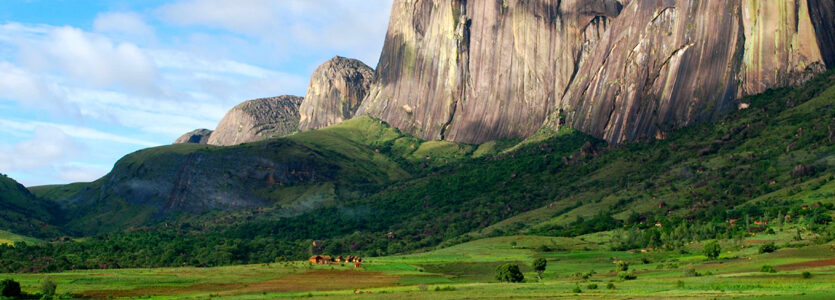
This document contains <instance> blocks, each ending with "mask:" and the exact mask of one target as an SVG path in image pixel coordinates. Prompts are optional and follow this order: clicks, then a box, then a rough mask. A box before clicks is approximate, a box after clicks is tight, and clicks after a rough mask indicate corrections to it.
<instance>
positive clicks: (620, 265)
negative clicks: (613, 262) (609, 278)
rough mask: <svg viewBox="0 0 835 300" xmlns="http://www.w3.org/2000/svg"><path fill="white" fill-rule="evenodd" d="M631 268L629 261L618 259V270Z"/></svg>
mask: <svg viewBox="0 0 835 300" xmlns="http://www.w3.org/2000/svg"><path fill="white" fill-rule="evenodd" d="M628 270H629V262H628V261H625V260H619V261H618V271H628Z"/></svg>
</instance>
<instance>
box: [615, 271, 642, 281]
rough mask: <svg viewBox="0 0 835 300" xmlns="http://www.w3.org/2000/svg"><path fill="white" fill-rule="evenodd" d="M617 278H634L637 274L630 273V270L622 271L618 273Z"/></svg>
mask: <svg viewBox="0 0 835 300" xmlns="http://www.w3.org/2000/svg"><path fill="white" fill-rule="evenodd" d="M618 278H620V279H621V280H635V279H637V278H638V276H635V274H634V273H632V272H625V271H624V272H620V273H618Z"/></svg>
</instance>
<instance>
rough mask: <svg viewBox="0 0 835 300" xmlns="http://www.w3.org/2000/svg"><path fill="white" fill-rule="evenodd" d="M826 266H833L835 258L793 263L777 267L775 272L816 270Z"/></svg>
mask: <svg viewBox="0 0 835 300" xmlns="http://www.w3.org/2000/svg"><path fill="white" fill-rule="evenodd" d="M826 266H835V258H830V259H821V260H813V261H805V262H800V263H793V264H785V265H779V266H777V267H775V268H776V269H777V271H793V270H800V269H808V268H818V267H826Z"/></svg>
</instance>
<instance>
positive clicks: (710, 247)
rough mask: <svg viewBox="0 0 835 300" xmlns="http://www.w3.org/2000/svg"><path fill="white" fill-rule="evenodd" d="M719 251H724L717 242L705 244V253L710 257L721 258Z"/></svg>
mask: <svg viewBox="0 0 835 300" xmlns="http://www.w3.org/2000/svg"><path fill="white" fill-rule="evenodd" d="M719 253H722V247H721V246H719V243H717V242H715V241H714V242H710V243H708V244H707V245H705V249H704V254H705V256H707V258H708V259H717V258H719Z"/></svg>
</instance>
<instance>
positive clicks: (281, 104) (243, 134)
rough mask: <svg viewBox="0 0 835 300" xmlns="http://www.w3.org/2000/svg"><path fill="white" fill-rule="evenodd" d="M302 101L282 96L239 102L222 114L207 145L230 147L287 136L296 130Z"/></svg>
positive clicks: (297, 98) (293, 97)
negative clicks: (224, 114)
mask: <svg viewBox="0 0 835 300" xmlns="http://www.w3.org/2000/svg"><path fill="white" fill-rule="evenodd" d="M303 99H304V98H301V97H296V96H289V95H284V96H279V97H273V98H262V99H255V100H249V101H246V102H244V103H241V104H239V105H238V106H235V108H233V109H232V110H230V111H229V112H228V113H226V116H224V117H223V119H222V120H221V121H220V123H219V124H218V125H217V129H215V131H214V132H212V134H211V136H210V137H209V141H208V144H209V145H218V146H231V145H238V144H242V143H249V142H255V141H259V140H263V139H268V138H272V137H277V136H283V135H287V134H290V133H292V132H294V131H296V130H298V128H299V106H300V105H301V102H302V100H303Z"/></svg>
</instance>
